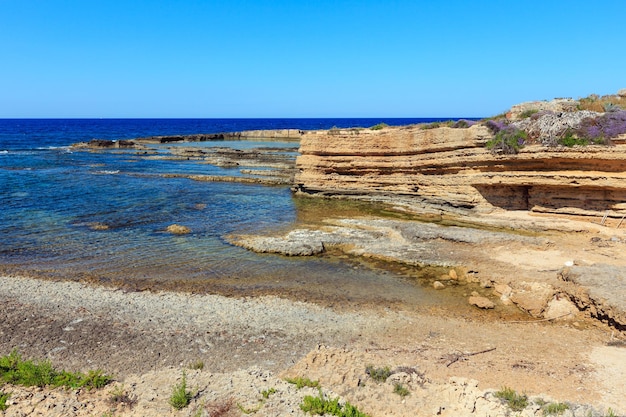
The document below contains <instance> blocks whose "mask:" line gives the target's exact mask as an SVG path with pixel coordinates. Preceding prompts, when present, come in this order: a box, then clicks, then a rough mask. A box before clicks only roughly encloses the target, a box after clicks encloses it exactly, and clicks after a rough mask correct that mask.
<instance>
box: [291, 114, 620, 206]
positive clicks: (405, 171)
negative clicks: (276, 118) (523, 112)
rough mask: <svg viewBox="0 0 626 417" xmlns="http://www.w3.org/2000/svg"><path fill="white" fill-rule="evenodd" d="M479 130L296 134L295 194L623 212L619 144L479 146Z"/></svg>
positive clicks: (482, 136)
mask: <svg viewBox="0 0 626 417" xmlns="http://www.w3.org/2000/svg"><path fill="white" fill-rule="evenodd" d="M492 137H493V135H492V134H491V132H490V131H489V130H488V129H487V127H485V126H483V125H480V124H477V125H474V126H472V127H470V128H465V129H455V128H450V127H440V128H435V129H424V128H423V127H422V126H406V127H386V128H384V129H381V130H370V129H348V130H337V129H333V130H330V131H325V132H322V131H318V132H306V133H305V134H304V135H303V136H302V139H301V147H300V152H301V155H300V156H299V157H298V158H297V161H296V165H297V173H296V177H295V187H294V190H295V191H296V192H297V193H299V194H307V195H320V196H350V197H352V198H362V199H369V200H382V201H386V202H392V203H396V204H400V205H404V206H406V207H409V208H410V209H413V210H415V211H421V212H424V211H426V212H453V213H458V214H471V213H472V212H474V213H476V212H482V213H484V212H489V211H493V210H495V209H506V210H529V211H535V212H547V213H559V214H567V215H577V216H598V215H602V214H604V213H605V212H606V211H607V210H608V211H609V216H613V217H616V218H621V217H622V216H623V215H624V214H626V145H624V144H621V143H619V141H616V142H615V143H616V144H615V145H614V146H601V145H591V146H584V147H565V146H553V147H546V146H542V145H539V144H537V145H527V146H525V147H524V148H522V149H521V150H520V151H519V153H517V154H513V155H503V154H496V153H492V152H490V151H489V150H487V149H486V148H485V143H486V141H487V140H489V139H490V138H492Z"/></svg>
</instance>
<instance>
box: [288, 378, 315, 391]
mask: <svg viewBox="0 0 626 417" xmlns="http://www.w3.org/2000/svg"><path fill="white" fill-rule="evenodd" d="M285 381H287V382H289V383H290V384H294V385H295V386H296V388H297V389H300V388H303V387H311V388H319V386H320V383H319V381H311V380H310V379H309V378H303V377H297V378H286V379H285Z"/></svg>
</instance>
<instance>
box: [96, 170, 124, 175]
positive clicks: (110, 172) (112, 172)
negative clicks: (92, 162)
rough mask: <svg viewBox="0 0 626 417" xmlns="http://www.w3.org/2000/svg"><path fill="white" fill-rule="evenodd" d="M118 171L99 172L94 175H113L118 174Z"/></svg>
mask: <svg viewBox="0 0 626 417" xmlns="http://www.w3.org/2000/svg"><path fill="white" fill-rule="evenodd" d="M119 173H120V170H119V169H116V170H111V171H109V170H106V169H105V170H101V171H96V174H103V175H113V174H119Z"/></svg>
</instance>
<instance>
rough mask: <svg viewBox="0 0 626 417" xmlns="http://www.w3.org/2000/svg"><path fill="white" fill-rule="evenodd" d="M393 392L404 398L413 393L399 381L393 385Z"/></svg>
mask: <svg viewBox="0 0 626 417" xmlns="http://www.w3.org/2000/svg"><path fill="white" fill-rule="evenodd" d="M393 393H394V394H398V395H399V396H401V397H402V398H404V397H406V396H407V395H409V394H411V392H410V391H409V390H408V389H406V388H405V387H404V385H402V384H400V383H397V384H394V385H393Z"/></svg>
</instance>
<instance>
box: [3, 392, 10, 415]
mask: <svg viewBox="0 0 626 417" xmlns="http://www.w3.org/2000/svg"><path fill="white" fill-rule="evenodd" d="M9 398H11V394H9V393H8V392H4V391H0V411H5V410H6V409H7V408H9V404H7V401H9Z"/></svg>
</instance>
